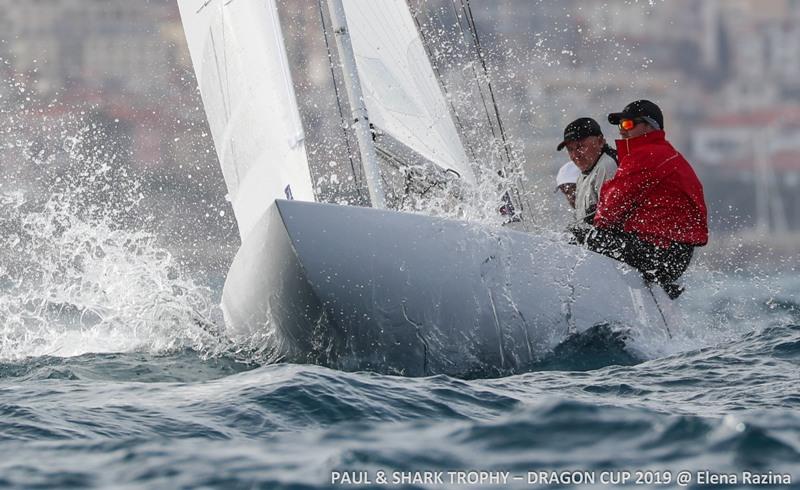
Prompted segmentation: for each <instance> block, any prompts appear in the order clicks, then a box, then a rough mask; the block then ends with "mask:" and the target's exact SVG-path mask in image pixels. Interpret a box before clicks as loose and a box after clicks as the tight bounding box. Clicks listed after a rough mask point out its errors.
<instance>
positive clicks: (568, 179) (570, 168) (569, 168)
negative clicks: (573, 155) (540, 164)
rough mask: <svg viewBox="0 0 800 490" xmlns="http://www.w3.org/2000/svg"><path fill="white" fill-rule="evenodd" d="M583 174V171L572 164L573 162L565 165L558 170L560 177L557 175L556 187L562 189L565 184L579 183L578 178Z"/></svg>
mask: <svg viewBox="0 0 800 490" xmlns="http://www.w3.org/2000/svg"><path fill="white" fill-rule="evenodd" d="M580 174H581V170H580V169H579V168H578V166H577V165H575V164H574V163H572V160H570V161H569V162H567V163H565V164H564V165H562V166H561V168H560V169H559V170H558V175H556V187H561V186H562V185H564V184H574V183H576V182H578V176H579V175H580Z"/></svg>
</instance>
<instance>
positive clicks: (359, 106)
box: [328, 0, 386, 209]
mask: <svg viewBox="0 0 800 490" xmlns="http://www.w3.org/2000/svg"><path fill="white" fill-rule="evenodd" d="M328 11H329V12H330V15H331V24H332V27H333V33H334V34H335V35H336V47H337V48H338V50H339V59H340V60H341V61H342V73H343V75H344V85H345V89H346V90H347V98H348V99H349V101H350V108H351V112H352V117H353V125H354V127H355V133H356V140H357V141H358V148H359V151H360V153H361V164H362V165H363V166H364V175H365V177H366V180H367V188H368V189H369V198H370V201H372V207H374V208H380V209H385V208H386V197H385V195H384V193H383V185H382V183H381V175H380V171H379V169H378V157H377V155H376V153H375V145H374V143H373V141H372V132H371V131H370V128H369V117H368V115H367V106H366V103H365V102H364V94H363V93H362V91H361V82H360V80H359V78H358V71H357V69H356V57H355V54H354V53H353V45H352V44H351V42H350V34H349V33H348V31H347V20H346V19H345V15H344V5H342V0H328Z"/></svg>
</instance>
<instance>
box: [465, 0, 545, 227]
mask: <svg viewBox="0 0 800 490" xmlns="http://www.w3.org/2000/svg"><path fill="white" fill-rule="evenodd" d="M455 1H456V0H453V7H454V9H455ZM459 1H460V2H461V9H462V11H463V12H464V17H465V20H466V22H467V26H468V27H469V30H470V34H471V35H472V39H473V44H474V48H475V50H474V51H475V54H476V56H477V58H478V61H479V62H480V64H481V68H482V69H483V73H484V76H485V77H486V86H487V88H488V90H489V96H490V98H491V101H492V106H493V108H494V117H495V119H496V121H497V126H498V129H499V131H500V138H501V140H502V144H503V150H504V151H505V155H506V159H507V161H508V164H509V165H510V166H512V167H517V165H516V164H515V162H514V159H513V157H512V156H511V151H510V150H509V142H508V138H507V137H506V132H505V129H504V128H503V121H502V118H501V117H500V108H499V107H498V105H497V98H496V97H495V94H494V89H493V88H492V82H491V78H490V77H489V70H488V68H487V66H486V58H485V57H484V55H483V48H482V47H481V42H480V37H479V36H478V28H477V25H476V24H475V17H474V16H473V14H472V6H471V5H470V0H459ZM459 27H461V22H460V20H459ZM462 33H463V27H462ZM476 81H477V82H478V83H477V84H478V91H479V92H481V98H482V99H483V98H484V96H483V90H482V88H481V84H480V80H479V78H478V76H477V74H476ZM485 105H486V103H485V101H484V107H485ZM486 112H487V116H488V108H487V109H486ZM489 124H490V126H492V121H491V116H489ZM492 134H493V135H494V136H495V138H496V137H497V136H496V135H495V133H494V127H493V126H492ZM501 171H502V173H503V175H502V176H503V177H504V178H506V177H507V173H508V172H507V169H505V168H504V169H502V170H501ZM516 180H517V187H516V188H514V189H513V190H512V192H513V193H514V194H515V195H516V201H517V203H518V204H519V207H520V215H521V216H523V217H524V216H525V214H523V211H524V210H525V207H526V206H525V205H524V202H523V199H522V195H521V193H520V188H521V187H523V183H522V181H521V179H520V178H519V177H517V179H516ZM523 219H524V218H523ZM529 219H530V220H531V221H532V218H529Z"/></svg>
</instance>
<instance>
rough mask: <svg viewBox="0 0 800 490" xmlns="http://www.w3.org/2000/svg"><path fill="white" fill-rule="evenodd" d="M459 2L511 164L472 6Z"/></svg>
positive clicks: (466, 1)
mask: <svg viewBox="0 0 800 490" xmlns="http://www.w3.org/2000/svg"><path fill="white" fill-rule="evenodd" d="M460 1H461V8H462V9H463V10H464V14H465V17H466V21H467V26H469V29H470V33H471V34H472V39H473V40H474V42H475V54H476V56H477V57H478V61H479V62H480V64H481V68H482V69H483V73H484V75H485V76H486V87H487V88H488V90H489V97H490V98H491V100H492V106H493V107H494V115H495V118H496V119H497V127H498V128H499V130H500V138H501V140H502V141H503V149H504V150H505V153H506V158H507V159H508V163H511V162H512V158H511V152H510V151H509V149H508V139H507V138H506V132H505V130H504V129H503V121H502V119H500V108H499V107H498V106H497V98H496V97H495V95H494V89H493V88H492V81H491V79H490V78H489V70H488V68H487V67H486V58H485V57H484V56H483V48H481V40H480V37H478V28H477V26H476V25H475V17H473V15H472V6H471V5H470V3H469V0H460Z"/></svg>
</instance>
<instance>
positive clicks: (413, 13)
mask: <svg viewBox="0 0 800 490" xmlns="http://www.w3.org/2000/svg"><path fill="white" fill-rule="evenodd" d="M408 7H409V10H410V11H411V17H412V18H413V19H414V23H415V24H416V25H417V32H419V36H420V40H421V41H422V47H423V49H425V53H426V54H427V55H428V60H430V62H431V67H432V68H433V71H434V74H435V78H436V80H437V81H438V82H439V87H440V88H441V89H442V92H444V96H445V99H446V100H447V101H448V103H449V105H450V113H451V114H452V115H453V118H454V119H455V123H456V126H458V129H459V135H464V134H466V130H465V127H464V124H463V123H462V122H461V118H460V117H459V116H458V112H457V111H456V107H455V104H454V103H453V98H452V97H451V96H450V93H449V92H448V90H447V87H446V86H445V83H444V79H443V78H442V72H441V70H439V65H438V63H437V62H436V60H435V59H434V56H433V53H432V52H431V50H430V47H429V43H428V38H427V37H426V36H425V32H424V31H423V29H422V24H421V23H420V21H419V17H418V15H417V14H418V12H419V10H418V9H415V8H414V7H412V6H411V5H410V3H409V5H408ZM462 142H463V141H462ZM464 146H466V147H467V149H468V150H469V152H470V154H471V155H472V161H473V162H477V160H478V157H477V155H476V154H475V149H474V148H473V147H472V145H469V144H465V145H464Z"/></svg>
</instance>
